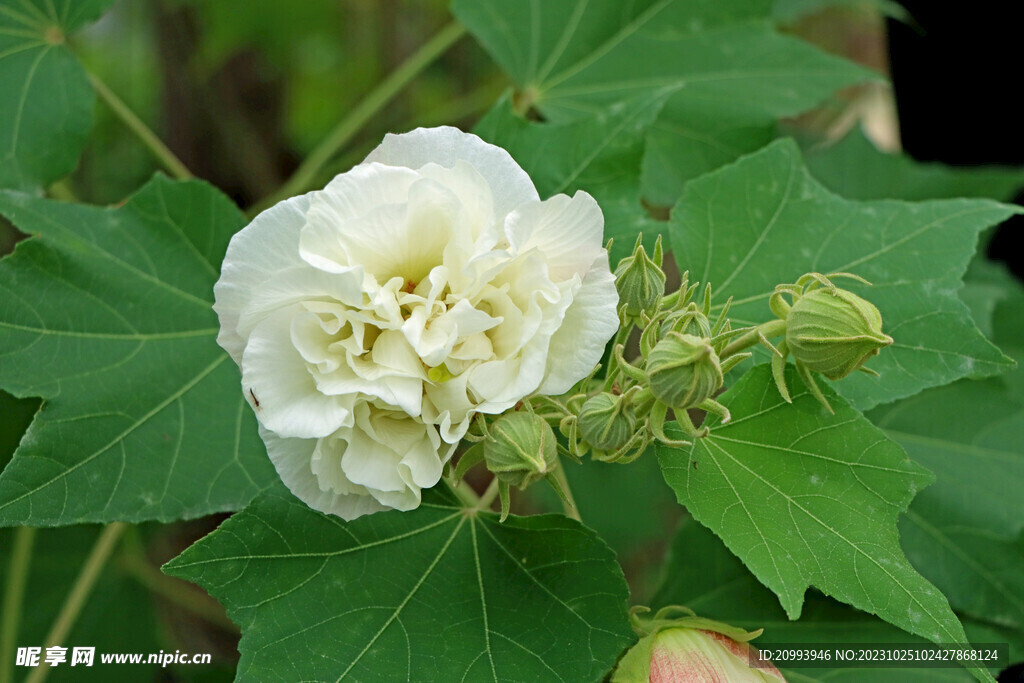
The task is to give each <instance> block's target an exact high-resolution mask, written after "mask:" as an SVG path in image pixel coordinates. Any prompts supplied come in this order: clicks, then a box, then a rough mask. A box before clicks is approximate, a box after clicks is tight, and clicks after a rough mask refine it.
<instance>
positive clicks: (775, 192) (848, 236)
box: [669, 140, 1021, 410]
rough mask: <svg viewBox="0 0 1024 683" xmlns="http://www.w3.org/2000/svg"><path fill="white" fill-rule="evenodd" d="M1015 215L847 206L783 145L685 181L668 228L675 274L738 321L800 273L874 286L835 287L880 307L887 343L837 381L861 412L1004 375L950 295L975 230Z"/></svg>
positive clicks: (950, 207) (747, 319)
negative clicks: (704, 290) (853, 277)
mask: <svg viewBox="0 0 1024 683" xmlns="http://www.w3.org/2000/svg"><path fill="white" fill-rule="evenodd" d="M1020 211H1021V210H1020V209H1019V208H1017V207H1013V206H1009V205H1004V204H999V203H996V202H993V201H988V200H982V199H974V200H971V199H963V200H935V201H928V202H916V203H912V202H900V201H886V200H882V201H872V202H855V201H848V200H845V199H842V198H841V197H837V196H836V195H833V194H831V193H830V192H828V191H827V190H826V189H825V188H823V187H822V186H821V185H819V184H818V183H817V182H816V181H815V180H814V179H813V178H811V176H810V174H809V173H808V171H807V169H806V168H805V167H804V165H803V163H802V161H801V158H800V152H799V150H798V149H797V147H796V145H795V144H794V143H793V142H792V141H790V140H780V141H778V142H775V143H773V144H771V145H769V146H768V147H766V148H765V149H764V150H762V151H760V152H758V153H756V154H753V155H750V156H748V157H744V158H743V159H741V160H740V161H738V162H736V163H735V164H733V165H731V166H728V167H726V168H723V169H720V170H718V171H715V172H714V173H710V174H708V175H706V176H704V177H702V178H700V179H699V180H696V181H693V182H691V183H690V184H689V185H688V186H687V189H686V192H685V193H684V195H683V198H682V199H681V200H680V201H679V203H678V204H677V205H676V207H675V209H673V212H672V218H671V220H670V227H669V232H670V234H671V237H672V250H673V253H674V255H675V258H676V261H677V262H678V264H679V268H680V270H689V271H690V275H691V279H698V280H700V281H702V282H710V283H711V284H712V286H713V287H714V289H715V292H716V296H717V297H718V299H719V301H722V300H724V298H725V297H727V296H731V297H734V304H733V307H732V311H731V313H730V317H731V318H732V320H733V321H734V324H736V325H748V324H756V323H760V322H763V321H765V320H768V319H770V318H771V317H772V315H771V313H770V311H769V309H768V297H769V295H770V294H771V292H772V290H773V289H774V287H775V285H777V284H779V283H787V282H795V281H796V279H797V278H798V277H800V276H801V275H803V274H804V273H806V272H810V271H817V272H820V273H829V272H835V271H846V272H853V273H856V274H857V275H860V276H861V277H864V278H866V279H867V280H869V281H871V282H872V283H873V284H874V286H873V287H864V286H860V285H857V284H856V283H854V284H852V285H851V284H849V281H843V282H842V283H841V284H842V286H843V287H848V288H849V289H851V290H853V291H856V292H857V293H858V294H860V295H861V296H863V297H865V298H867V299H868V300H870V301H871V302H872V303H874V304H875V305H876V306H878V308H879V310H880V311H881V313H882V318H883V320H884V321H885V331H886V332H887V333H888V334H890V335H891V336H892V337H893V338H894V339H895V340H896V342H895V343H894V344H893V345H892V346H890V347H888V348H886V349H885V350H883V351H882V353H881V354H880V355H879V356H878V357H877V358H874V359H872V360H871V362H870V363H869V364H868V365H869V367H871V368H872V369H874V370H876V371H877V372H879V373H881V377H880V378H876V377H869V376H867V375H862V374H860V373H855V374H854V375H852V376H850V377H847V378H845V379H843V380H842V381H841V382H838V383H837V384H836V388H837V390H838V391H839V392H840V393H842V395H843V396H844V397H846V398H847V399H848V400H850V402H852V403H853V404H854V405H855V406H856V407H858V408H860V409H862V410H863V409H867V408H871V407H873V406H875V405H878V404H880V403H886V402H889V401H893V400H895V399H898V398H902V397H904V396H911V395H913V394H916V393H917V392H919V391H921V390H922V389H925V388H927V387H931V386H939V385H943V384H948V383H950V382H952V381H953V380H956V379H959V378H961V377H985V376H988V375H993V374H997V373H1000V372H1003V371H1005V370H1006V369H1008V368H1009V367H1010V366H1011V361H1010V359H1008V358H1007V357H1006V356H1004V355H1003V354H1002V353H1000V351H999V349H997V348H996V347H995V346H993V345H992V344H991V343H989V342H988V340H986V339H985V338H984V337H983V336H982V335H981V333H980V332H979V331H978V329H977V327H975V325H974V323H973V322H972V320H971V317H970V313H969V311H968V310H967V307H966V306H965V305H964V304H963V302H961V301H960V299H959V298H958V297H957V290H958V289H959V288H960V286H961V282H960V276H961V275H962V274H963V272H964V269H965V268H966V267H967V262H968V260H969V259H970V257H971V254H972V253H973V252H974V248H975V245H976V243H977V235H978V232H979V231H980V230H981V229H982V228H984V227H986V226H988V225H992V224H994V223H997V222H999V221H1001V220H1003V219H1005V218H1007V217H1008V216H1011V215H1013V214H1014V213H1019V212H1020Z"/></svg>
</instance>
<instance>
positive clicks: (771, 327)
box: [718, 320, 786, 360]
mask: <svg viewBox="0 0 1024 683" xmlns="http://www.w3.org/2000/svg"><path fill="white" fill-rule="evenodd" d="M785 333H786V321H785V320H769V321H768V322H766V323H761V324H760V325H758V326H757V327H755V328H754V329H752V330H750V331H749V332H747V333H746V334H743V335H740V336H739V337H736V338H735V339H733V340H732V341H731V342H729V343H728V344H726V346H725V348H724V349H722V353H720V354H718V357H719V358H720V359H721V360H725V359H726V358H728V357H729V356H734V355H736V354H737V353H739V352H740V351H743V350H744V349H746V348H749V347H751V346H753V345H754V344H756V343H757V342H758V341H759V340H760V339H761V335H763V336H765V337H778V336H779V335H783V334H785Z"/></svg>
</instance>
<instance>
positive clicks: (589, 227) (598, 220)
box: [505, 191, 604, 282]
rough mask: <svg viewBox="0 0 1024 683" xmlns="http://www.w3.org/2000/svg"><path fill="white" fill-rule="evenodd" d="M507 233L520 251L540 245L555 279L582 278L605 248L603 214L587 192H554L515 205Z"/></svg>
mask: <svg viewBox="0 0 1024 683" xmlns="http://www.w3.org/2000/svg"><path fill="white" fill-rule="evenodd" d="M505 234H506V236H507V238H508V241H509V243H510V244H511V245H512V248H513V249H514V250H515V251H516V252H517V253H520V254H522V253H525V252H526V251H529V250H530V249H534V248H536V249H540V250H541V252H543V253H544V260H545V261H546V262H547V264H548V272H549V274H550V276H551V279H552V280H555V281H556V282H557V281H561V280H568V279H569V278H571V277H572V276H573V275H579V276H580V277H581V278H582V277H583V276H584V275H586V273H587V271H588V270H589V269H590V266H591V264H593V263H594V259H596V258H597V257H598V256H599V255H600V254H601V252H602V248H601V240H602V239H603V236H604V214H602V213H601V207H600V206H598V204H597V201H595V200H594V198H593V197H591V196H590V195H589V194H587V193H586V192H582V191H581V192H577V193H576V194H575V195H574V196H573V197H569V196H568V195H564V194H560V195H555V196H554V197H551V198H550V199H546V200H544V201H543V202H530V203H527V204H524V205H523V206H520V207H519V208H518V209H516V210H515V211H514V212H513V213H512V214H510V215H509V216H508V218H507V219H506V220H505Z"/></svg>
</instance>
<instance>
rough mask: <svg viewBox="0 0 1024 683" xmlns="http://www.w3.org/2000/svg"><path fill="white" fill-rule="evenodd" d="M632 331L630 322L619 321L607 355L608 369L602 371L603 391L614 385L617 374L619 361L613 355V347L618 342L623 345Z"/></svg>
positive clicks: (609, 389) (610, 388)
mask: <svg viewBox="0 0 1024 683" xmlns="http://www.w3.org/2000/svg"><path fill="white" fill-rule="evenodd" d="M632 331H633V324H632V323H630V322H625V323H623V322H622V321H621V320H620V321H619V329H618V331H617V332H616V333H615V339H614V340H612V346H611V349H612V350H611V353H610V354H609V355H608V369H607V370H606V371H605V373H604V391H611V390H612V387H613V386H615V379H616V377H617V376H618V374H619V361H618V359H617V358H616V357H615V348H616V347H617V346H618V345H619V344H622V345H623V346H625V344H626V341H627V340H629V333H630V332H632ZM620 388H621V387H620Z"/></svg>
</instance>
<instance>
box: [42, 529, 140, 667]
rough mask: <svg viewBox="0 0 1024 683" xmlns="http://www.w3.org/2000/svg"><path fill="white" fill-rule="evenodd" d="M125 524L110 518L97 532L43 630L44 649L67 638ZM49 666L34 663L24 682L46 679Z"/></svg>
mask: <svg viewBox="0 0 1024 683" xmlns="http://www.w3.org/2000/svg"><path fill="white" fill-rule="evenodd" d="M127 528H128V525H127V524H125V523H124V522H114V523H112V524H108V525H107V526H106V527H104V529H103V531H102V532H100V535H99V537H98V538H97V539H96V542H95V543H94V544H93V546H92V551H91V552H90V553H89V557H88V559H86V561H85V564H84V565H82V571H81V572H79V574H78V578H76V579H75V584H74V585H73V586H72V587H71V591H70V592H68V597H67V598H66V599H65V600H64V605H63V607H61V609H60V613H59V614H58V615H57V618H56V619H55V620H54V622H53V625H52V626H51V627H50V632H49V633H47V634H46V641H45V644H44V645H43V649H44V650H45V649H46V648H48V647H53V646H54V645H60V644H61V643H62V642H64V639H65V638H67V636H68V634H69V633H70V632H71V628H72V627H73V626H74V625H75V621H77V620H78V615H79V614H80V613H81V611H82V608H83V607H84V606H85V603H86V600H88V598H89V594H90V593H92V589H93V586H95V585H96V579H98V578H99V576H100V572H101V571H102V570H103V566H104V565H105V564H106V563H107V559H108V558H109V557H110V554H111V553H112V552H113V550H114V548H115V546H117V541H118V540H119V539H120V538H121V534H123V533H124V531H125V529H127ZM51 668H52V667H49V666H37V667H36V668H35V669H33V670H32V673H31V674H29V675H28V676H27V677H26V678H25V683H42V682H43V681H44V680H46V677H47V676H48V675H49V673H50V669H51Z"/></svg>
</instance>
